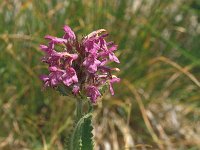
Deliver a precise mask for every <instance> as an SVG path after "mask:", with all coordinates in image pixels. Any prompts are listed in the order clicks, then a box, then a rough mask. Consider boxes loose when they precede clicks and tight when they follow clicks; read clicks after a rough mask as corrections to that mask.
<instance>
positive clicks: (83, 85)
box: [40, 26, 120, 103]
mask: <svg viewBox="0 0 200 150" xmlns="http://www.w3.org/2000/svg"><path fill="white" fill-rule="evenodd" d="M63 29H64V32H65V34H64V36H63V37H62V38H58V37H53V36H50V35H47V36H45V39H47V40H48V41H49V43H48V45H40V48H41V50H42V51H44V52H45V56H44V57H43V58H42V61H43V62H45V63H47V64H48V65H49V75H42V76H41V79H42V80H43V82H44V87H53V88H56V87H58V86H59V85H61V84H63V85H65V86H66V87H67V88H69V89H71V90H72V94H74V95H75V96H79V95H82V94H84V95H86V96H87V97H89V98H90V100H91V102H92V103H96V101H97V98H98V97H100V96H101V92H100V89H101V88H102V87H103V86H105V85H108V86H109V89H110V92H111V94H112V95H114V90H113V88H112V84H113V83H115V82H119V81H120V79H119V78H117V77H116V76H114V75H112V74H111V73H112V71H119V69H118V68H110V67H108V66H107V63H109V62H111V61H113V62H116V63H119V60H118V58H117V57H116V56H115V54H114V51H116V50H117V45H115V44H114V43H113V42H106V40H105V38H106V36H108V34H107V33H106V30H104V29H100V30H97V31H94V32H92V33H90V34H89V35H87V36H85V37H84V38H82V40H81V41H80V42H79V41H78V39H77V37H76V35H75V34H74V32H73V31H72V30H71V28H70V27H69V26H64V28H63Z"/></svg>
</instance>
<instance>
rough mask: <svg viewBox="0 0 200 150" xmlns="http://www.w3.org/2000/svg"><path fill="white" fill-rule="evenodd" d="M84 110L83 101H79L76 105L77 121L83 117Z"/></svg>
mask: <svg viewBox="0 0 200 150" xmlns="http://www.w3.org/2000/svg"><path fill="white" fill-rule="evenodd" d="M82 108H83V102H82V99H79V98H78V99H77V104H76V119H77V120H79V119H80V118H81V117H82Z"/></svg>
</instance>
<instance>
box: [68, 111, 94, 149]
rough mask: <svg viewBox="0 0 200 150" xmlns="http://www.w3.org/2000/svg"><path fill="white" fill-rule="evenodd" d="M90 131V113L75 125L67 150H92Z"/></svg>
mask: <svg viewBox="0 0 200 150" xmlns="http://www.w3.org/2000/svg"><path fill="white" fill-rule="evenodd" d="M92 130H93V127H92V113H88V114H86V115H84V116H83V117H82V118H80V119H79V121H78V122H77V123H76V125H75V128H74V130H73V132H72V134H71V137H70V141H69V144H68V145H67V147H66V148H67V150H93V145H94V144H93V143H94V142H93V134H92Z"/></svg>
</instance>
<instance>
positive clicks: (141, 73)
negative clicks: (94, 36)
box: [0, 0, 200, 150]
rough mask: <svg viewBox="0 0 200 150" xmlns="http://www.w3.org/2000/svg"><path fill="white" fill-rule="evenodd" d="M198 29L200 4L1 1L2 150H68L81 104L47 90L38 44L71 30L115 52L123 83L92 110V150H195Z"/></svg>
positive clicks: (199, 110)
mask: <svg viewBox="0 0 200 150" xmlns="http://www.w3.org/2000/svg"><path fill="white" fill-rule="evenodd" d="M199 22H200V2H199V0H168V1H164V0H109V1H108V0H91V1H89V0H66V1H64V0H48V1H47V0H6V1H5V0H0V77H1V79H0V149H3V150H13V149H15V150H62V149H63V147H64V145H65V143H66V142H65V140H66V137H67V135H69V134H70V132H72V131H71V128H72V126H73V119H74V115H75V114H74V109H75V101H74V100H73V98H70V97H65V96H59V93H56V92H55V91H53V90H51V89H48V90H45V91H44V90H42V83H41V81H40V79H39V75H40V74H42V73H44V72H45V71H46V66H45V65H43V64H42V63H41V62H40V58H41V57H42V52H41V51H40V50H39V44H41V43H45V41H44V39H43V37H44V36H45V35H46V34H51V35H60V36H61V35H62V30H61V28H62V27H63V25H64V24H67V25H69V26H70V27H72V28H73V30H74V31H75V32H76V33H77V34H78V35H83V36H84V35H86V34H88V33H90V31H93V30H97V29H100V28H105V29H106V30H107V31H109V33H110V36H109V37H110V39H112V40H113V39H114V41H115V43H118V45H119V50H118V52H117V53H116V55H117V56H118V58H119V59H120V61H121V63H120V64H119V65H118V67H119V68H120V70H121V71H120V72H119V74H118V76H119V77H120V78H121V79H122V81H121V83H120V84H118V85H116V86H115V87H114V88H115V96H114V97H112V96H110V94H109V93H107V94H106V95H105V96H104V97H103V98H102V100H101V102H100V103H99V104H98V105H97V106H96V107H95V115H94V116H93V124H94V126H95V128H94V132H95V141H96V145H95V147H96V149H98V148H100V149H106V148H107V149H109V147H110V149H113V150H122V149H142V148H143V149H164V150H165V149H169V150H173V149H175V150H177V149H178V150H186V149H187V150H188V149H190V150H198V149H199V148H200V126H199V125H200V92H199V91H200V71H199V70H200V59H199V58H200V51H199V49H200V45H199V43H200V23H199ZM79 38H82V37H81V36H80V37H79Z"/></svg>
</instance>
